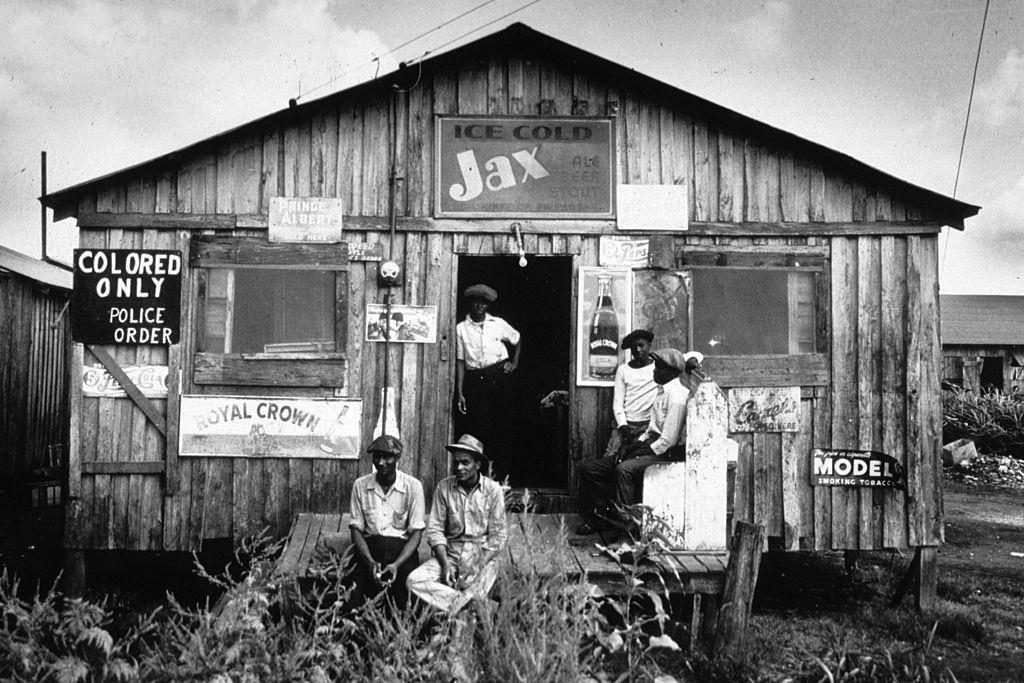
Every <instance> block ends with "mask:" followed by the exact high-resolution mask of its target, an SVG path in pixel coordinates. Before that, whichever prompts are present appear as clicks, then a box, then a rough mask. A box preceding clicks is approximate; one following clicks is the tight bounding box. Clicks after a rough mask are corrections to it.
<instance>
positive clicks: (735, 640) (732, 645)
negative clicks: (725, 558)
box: [712, 522, 765, 657]
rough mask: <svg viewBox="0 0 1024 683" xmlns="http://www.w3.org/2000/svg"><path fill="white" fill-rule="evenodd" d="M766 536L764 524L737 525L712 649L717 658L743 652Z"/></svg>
mask: <svg viewBox="0 0 1024 683" xmlns="http://www.w3.org/2000/svg"><path fill="white" fill-rule="evenodd" d="M764 537H765V531H764V525H761V524H757V525H753V524H747V523H746V522H737V523H736V533H734V534H733V537H732V541H731V542H730V544H729V566H728V567H726V570H725V590H724V592H723V593H722V608H721V609H720V610H719V611H718V624H717V627H716V629H715V642H714V646H713V649H712V652H713V653H714V655H715V656H716V657H717V656H721V655H737V654H739V653H740V652H741V651H742V649H743V646H744V641H745V637H746V631H747V621H748V619H749V618H750V603H751V601H752V600H753V598H754V588H755V587H756V586H757V573H758V571H759V569H760V564H761V549H762V548H763V547H764Z"/></svg>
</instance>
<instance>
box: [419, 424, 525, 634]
mask: <svg viewBox="0 0 1024 683" xmlns="http://www.w3.org/2000/svg"><path fill="white" fill-rule="evenodd" d="M446 448H447V449H448V451H449V452H450V453H451V454H452V463H453V469H454V470H455V474H454V475H453V476H451V477H448V478H446V479H443V480H441V483H439V484H438V485H437V488H436V489H435V490H434V500H433V503H432V504H431V507H430V517H429V519H428V521H427V543H428V544H429V545H430V550H431V553H432V554H433V557H432V558H431V559H429V560H427V561H426V562H424V563H423V564H421V565H420V566H419V567H418V568H417V569H416V570H415V571H413V573H412V574H410V575H409V581H408V584H409V590H410V591H411V592H412V593H413V595H415V596H417V597H418V598H420V599H421V600H423V602H425V603H427V604H428V605H430V606H432V607H435V608H437V609H439V610H443V611H445V612H448V613H449V614H455V613H457V612H458V611H459V610H461V609H462V608H463V607H464V606H465V605H466V603H468V602H469V601H470V600H472V599H473V598H478V599H483V598H484V597H485V596H486V595H487V593H488V592H489V591H490V589H491V586H493V585H494V581H495V579H496V578H497V576H498V556H499V554H500V553H501V552H502V550H503V549H504V548H505V543H506V541H507V540H508V531H507V529H506V527H505V497H504V495H503V493H502V490H501V486H499V485H498V483H497V482H496V481H494V480H493V479H491V478H490V477H486V476H484V475H483V474H481V473H480V466H481V464H482V463H483V462H484V461H485V460H486V458H485V456H484V448H483V444H482V443H481V442H480V441H479V440H478V439H476V438H474V437H473V436H471V435H469V434H463V435H462V436H461V437H459V440H458V441H457V442H456V443H453V444H448V446H446Z"/></svg>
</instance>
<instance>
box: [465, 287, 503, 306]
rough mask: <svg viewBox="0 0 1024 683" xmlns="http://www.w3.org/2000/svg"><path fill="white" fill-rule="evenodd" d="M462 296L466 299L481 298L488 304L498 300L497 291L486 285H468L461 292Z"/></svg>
mask: <svg viewBox="0 0 1024 683" xmlns="http://www.w3.org/2000/svg"><path fill="white" fill-rule="evenodd" d="M462 296H464V297H465V298H467V299H483V300H484V301H486V302H487V303H489V304H493V303H494V302H495V301H497V300H498V293H497V292H496V291H494V290H493V289H491V288H490V287H488V286H487V285H470V286H469V287H466V291H464V292H463V293H462Z"/></svg>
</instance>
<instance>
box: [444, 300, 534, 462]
mask: <svg viewBox="0 0 1024 683" xmlns="http://www.w3.org/2000/svg"><path fill="white" fill-rule="evenodd" d="M463 297H464V298H465V299H466V302H467V304H468V307H469V313H468V314H467V315H466V319H465V320H463V321H462V322H460V323H459V324H458V325H457V326H456V327H455V398H456V401H457V402H458V409H459V412H460V413H461V414H462V415H465V416H466V419H465V422H464V424H465V431H466V432H468V433H470V434H474V435H476V436H478V437H479V438H481V439H483V440H484V442H485V443H486V444H487V446H488V449H489V451H490V453H489V454H490V460H491V467H492V470H491V475H492V476H494V477H495V478H499V477H501V476H503V475H507V474H508V470H509V462H508V457H507V456H506V449H507V445H506V444H507V443H508V437H507V434H506V430H505V423H506V421H507V415H508V412H509V410H510V407H511V403H512V373H513V372H514V371H515V369H516V368H517V367H519V351H520V349H521V348H522V347H521V345H520V337H519V332H518V331H517V330H516V329H515V328H514V327H512V326H511V325H509V324H508V323H507V322H505V321H504V320H502V319H501V318H499V317H497V316H493V315H491V314H490V313H488V312H487V311H488V309H489V308H490V306H491V304H493V303H494V302H495V301H497V299H498V293H497V292H496V291H494V290H493V289H492V288H490V287H488V286H487V285H484V284H476V285H472V286H471V287H467V288H466V290H465V291H464V292H463Z"/></svg>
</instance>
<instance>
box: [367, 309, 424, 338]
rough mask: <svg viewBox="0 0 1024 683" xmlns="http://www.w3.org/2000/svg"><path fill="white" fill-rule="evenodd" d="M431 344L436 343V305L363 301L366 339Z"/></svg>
mask: <svg viewBox="0 0 1024 683" xmlns="http://www.w3.org/2000/svg"><path fill="white" fill-rule="evenodd" d="M385 336H387V338H388V341H392V342H402V343H412V344H433V343H435V342H437V306H408V305H398V304H392V305H391V317H390V319H389V318H388V307H387V306H386V305H385V304H366V341H370V342H382V343H383V342H384V338H385Z"/></svg>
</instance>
